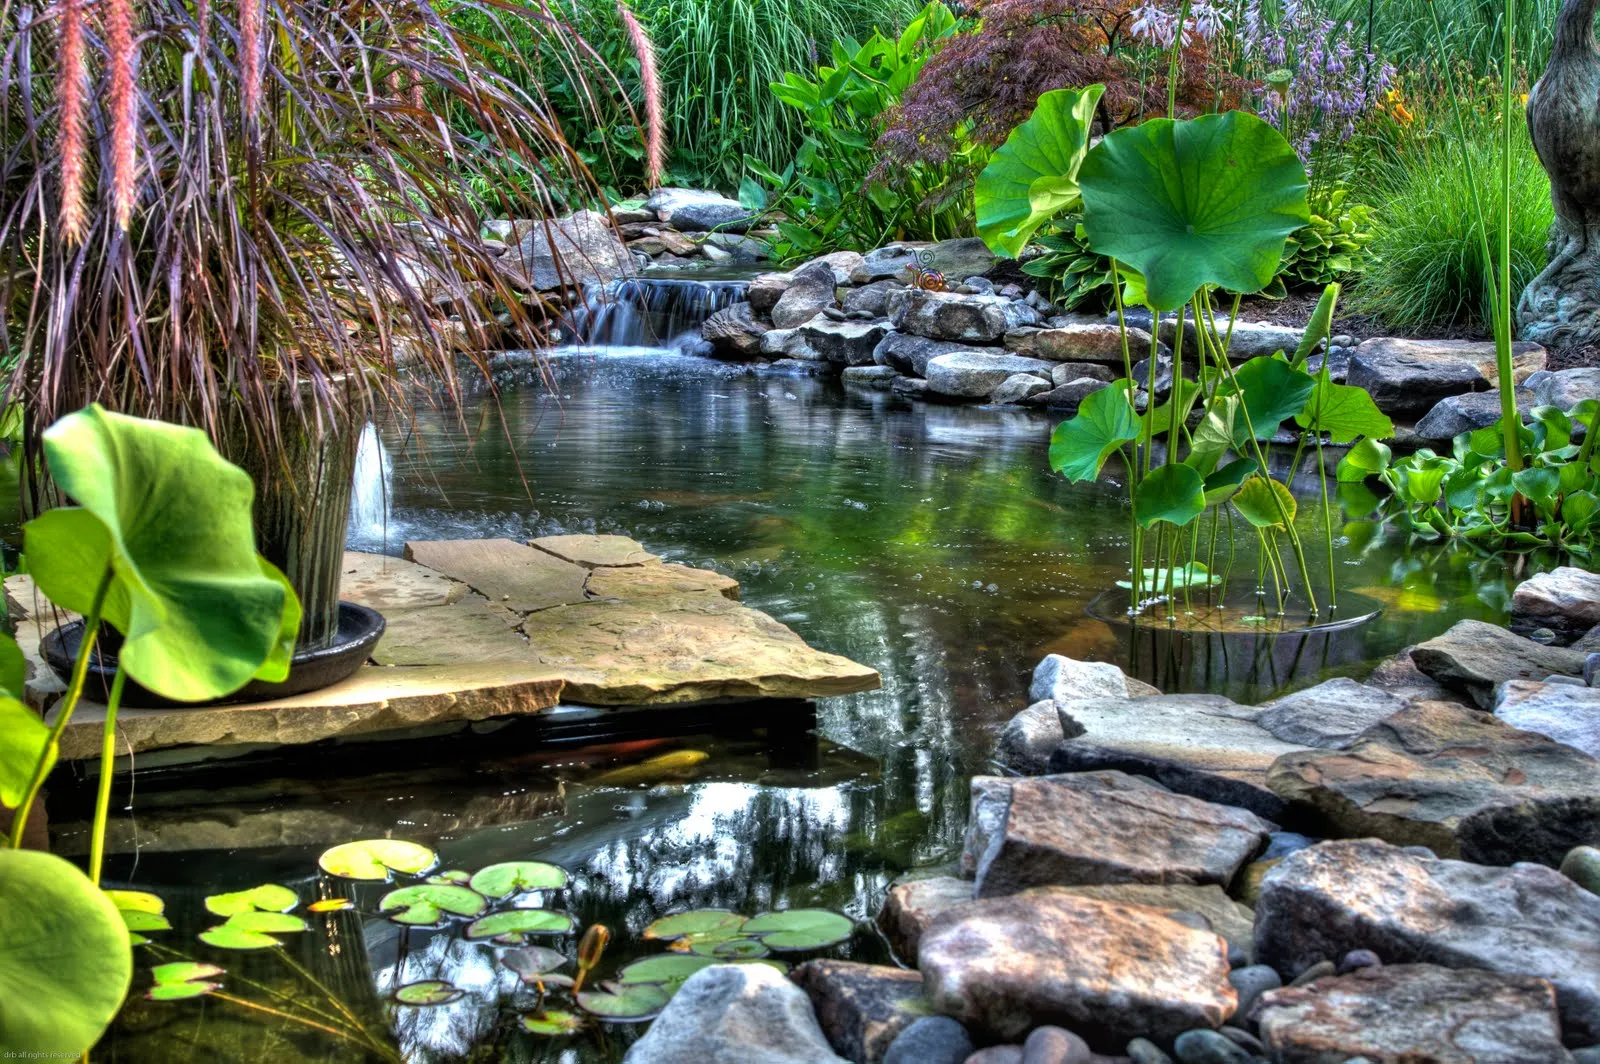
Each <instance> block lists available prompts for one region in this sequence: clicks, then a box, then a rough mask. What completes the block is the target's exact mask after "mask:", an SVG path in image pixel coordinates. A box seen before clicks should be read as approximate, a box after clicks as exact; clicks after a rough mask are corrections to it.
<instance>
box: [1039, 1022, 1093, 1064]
mask: <svg viewBox="0 0 1600 1064" xmlns="http://www.w3.org/2000/svg"><path fill="white" fill-rule="evenodd" d="M1092 1056H1094V1054H1093V1053H1092V1052H1091V1051H1090V1049H1089V1043H1088V1042H1085V1041H1084V1040H1083V1039H1081V1038H1079V1037H1078V1036H1077V1035H1075V1034H1073V1033H1072V1032H1071V1031H1069V1030H1067V1029H1066V1028H1064V1027H1035V1028H1034V1029H1033V1031H1032V1032H1031V1033H1029V1035H1028V1040H1027V1041H1026V1042H1023V1043H1022V1064H1089V1058H1090V1057H1092Z"/></svg>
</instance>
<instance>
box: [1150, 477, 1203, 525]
mask: <svg viewBox="0 0 1600 1064" xmlns="http://www.w3.org/2000/svg"><path fill="white" fill-rule="evenodd" d="M1205 508H1206V490H1205V478H1203V477H1202V476H1201V475H1200V474H1199V473H1198V472H1196V471H1195V469H1194V468H1193V467H1192V466H1186V465H1184V464H1183V463H1181V462H1171V463H1168V464H1167V465H1164V466H1157V467H1156V468H1155V469H1152V470H1150V472H1149V473H1148V474H1147V475H1146V476H1145V478H1144V479H1143V480H1141V481H1139V486H1138V487H1137V488H1135V489H1134V492H1133V516H1134V519H1135V520H1137V521H1138V522H1139V524H1141V525H1142V526H1144V527H1145V528H1149V527H1150V526H1151V525H1154V524H1155V523H1157V522H1158V521H1165V522H1167V523H1168V524H1170V525H1176V526H1178V527H1179V528H1182V527H1183V526H1184V525H1187V524H1188V523H1189V522H1190V521H1193V520H1194V519H1195V518H1196V517H1199V516H1200V515H1201V514H1202V513H1204V512H1205Z"/></svg>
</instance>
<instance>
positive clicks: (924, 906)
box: [878, 876, 972, 963]
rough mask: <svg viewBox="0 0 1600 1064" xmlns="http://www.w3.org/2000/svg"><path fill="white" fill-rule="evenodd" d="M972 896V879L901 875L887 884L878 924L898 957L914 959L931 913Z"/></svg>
mask: <svg viewBox="0 0 1600 1064" xmlns="http://www.w3.org/2000/svg"><path fill="white" fill-rule="evenodd" d="M971 900H972V881H971V880H970V879H956V878H955V877H953V876H929V877H928V878H926V879H902V880H899V881H897V882H895V883H894V884H893V885H892V886H890V888H889V893H888V895H887V896H885V898H884V900H883V908H881V909H879V910H878V927H879V928H880V929H881V930H882V931H883V934H884V937H885V938H887V939H888V940H889V945H890V946H891V947H892V948H893V949H894V954H895V956H896V957H899V958H900V959H901V960H902V961H905V962H907V963H914V962H915V961H916V959H917V945H918V943H920V942H921V941H922V933H923V932H924V931H926V930H927V929H928V925H929V924H931V923H933V919H934V917H936V916H938V915H939V914H940V913H942V912H944V911H945V910H946V909H949V908H951V907H953V906H956V905H961V904H963V903H965V902H969V901H971Z"/></svg>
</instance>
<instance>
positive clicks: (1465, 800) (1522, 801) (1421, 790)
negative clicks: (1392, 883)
mask: <svg viewBox="0 0 1600 1064" xmlns="http://www.w3.org/2000/svg"><path fill="white" fill-rule="evenodd" d="M1267 783H1268V785H1269V786H1271V788H1272V789H1273V790H1274V791H1275V792H1276V793H1277V794H1278V795H1279V796H1281V797H1282V798H1283V799H1284V801H1285V802H1287V803H1288V805H1289V810H1288V811H1287V812H1286V813H1285V819H1286V822H1293V823H1299V824H1300V825H1302V826H1303V827H1304V828H1306V829H1308V832H1309V833H1312V834H1321V835H1325V836H1335V837H1345V838H1352V837H1357V838H1358V837H1362V836H1376V837H1378V838H1381V839H1386V840H1388V841H1389V842H1392V843H1395V844H1397V845H1403V846H1409V845H1420V846H1427V847H1429V848H1430V849H1432V850H1433V851H1434V852H1435V853H1438V854H1441V855H1443V856H1446V857H1463V858H1465V859H1467V860H1469V861H1481V862H1483V863H1485V864H1510V863H1511V862H1513V861H1538V862H1541V863H1544V864H1548V865H1551V866H1554V865H1557V864H1559V863H1560V862H1561V857H1562V855H1563V854H1565V853H1566V852H1567V851H1568V850H1569V849H1571V848H1572V847H1573V846H1576V845H1580V844H1583V843H1590V842H1594V841H1596V840H1600V762H1596V761H1595V760H1594V758H1591V757H1589V756H1588V755H1587V754H1584V753H1581V752H1579V751H1577V750H1574V749H1573V748H1572V747H1569V746H1564V745H1562V744H1560V743H1557V742H1552V741H1551V740H1549V739H1547V738H1545V737H1544V736H1542V735H1536V734H1534V733H1532V732H1526V731H1519V730H1518V729H1516V728H1512V727H1509V726H1508V725H1506V724H1503V723H1501V722H1500V721H1498V720H1496V719H1495V718H1493V717H1491V716H1488V715H1486V714H1483V713H1479V712H1477V711H1476V710H1472V709H1468V708H1466V707H1465V706H1460V705H1456V704H1454V703H1446V702H1422V703H1417V704H1414V705H1411V706H1408V707H1407V708H1405V709H1403V710H1401V711H1400V712H1399V713H1396V714H1394V715H1393V716H1391V717H1389V718H1388V719H1387V720H1385V721H1383V722H1382V723H1380V724H1378V725H1375V726H1374V727H1372V728H1369V729H1368V730H1367V731H1366V732H1364V733H1362V736H1361V737H1360V738H1359V739H1358V740H1357V741H1356V742H1354V743H1352V744H1351V745H1350V746H1349V747H1348V748H1347V749H1344V750H1312V751H1304V752H1299V753H1292V754H1285V755H1284V756H1283V757H1281V758H1279V759H1278V761H1277V762H1276V763H1275V764H1274V765H1273V766H1272V770H1271V772H1270V773H1269V774H1268V776H1267Z"/></svg>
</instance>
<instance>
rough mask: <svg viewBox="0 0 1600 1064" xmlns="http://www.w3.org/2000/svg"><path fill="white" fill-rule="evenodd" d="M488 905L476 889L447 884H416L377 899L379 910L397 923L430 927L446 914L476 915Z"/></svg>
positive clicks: (392, 891) (486, 900)
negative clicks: (379, 899)
mask: <svg viewBox="0 0 1600 1064" xmlns="http://www.w3.org/2000/svg"><path fill="white" fill-rule="evenodd" d="M488 907H489V902H488V899H486V898H485V897H484V896H483V895H482V894H479V893H478V892H477V891H475V890H469V889H468V888H466V887H458V886H455V885H453V884H449V883H418V884H417V885H415V886H411V887H401V888H400V889H399V890H391V891H390V892H389V893H387V894H385V895H384V896H383V898H382V900H381V901H379V902H378V911H379V912H380V913H382V914H383V915H385V916H387V917H388V918H389V919H391V920H393V921H394V922H395V923H397V924H410V925H412V926H415V927H431V926H433V925H434V924H437V923H439V922H441V921H442V920H443V919H444V917H445V914H446V913H449V914H450V915H452V916H477V915H478V914H479V913H481V912H483V910H484V909H486V908H488Z"/></svg>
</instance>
